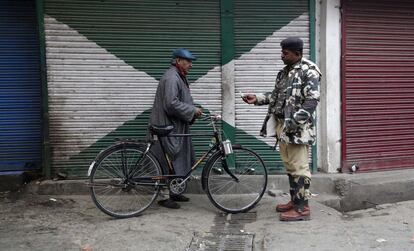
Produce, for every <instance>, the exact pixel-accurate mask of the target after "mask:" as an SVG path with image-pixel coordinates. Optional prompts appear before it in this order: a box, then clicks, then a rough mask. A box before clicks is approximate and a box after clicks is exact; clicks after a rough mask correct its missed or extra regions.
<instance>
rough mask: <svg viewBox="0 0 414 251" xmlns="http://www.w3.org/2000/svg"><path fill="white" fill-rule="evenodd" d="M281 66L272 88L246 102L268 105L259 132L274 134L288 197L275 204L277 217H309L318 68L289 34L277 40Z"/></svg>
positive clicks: (263, 134) (317, 95) (251, 96)
mask: <svg viewBox="0 0 414 251" xmlns="http://www.w3.org/2000/svg"><path fill="white" fill-rule="evenodd" d="M280 45H281V47H282V55H281V58H282V60H283V62H284V63H285V65H286V66H285V67H284V68H283V69H282V70H281V71H279V73H278V74H277V78H276V85H275V89H274V90H273V91H272V92H268V93H264V94H247V95H244V96H243V97H242V98H243V100H244V101H245V102H246V103H248V104H255V105H269V109H268V113H267V115H266V118H265V121H264V124H263V127H262V130H261V132H260V135H262V136H275V137H276V139H277V141H278V142H279V150H280V156H281V158H282V161H283V164H284V166H285V168H286V171H287V174H288V177H289V184H290V195H291V200H290V201H289V202H288V203H287V204H280V205H277V206H276V211H277V212H281V214H280V220H283V221H297V220H309V219H310V208H309V204H308V199H309V198H310V192H309V187H310V183H311V173H310V170H309V162H308V151H309V146H310V145H312V144H313V143H314V142H315V139H316V130H315V117H314V116H315V115H314V112H315V109H316V106H317V104H318V101H319V83H320V79H321V72H320V70H319V68H318V67H317V66H316V64H315V63H313V62H311V61H309V60H307V59H305V58H303V57H302V51H303V41H302V40H301V39H300V38H296V37H290V38H286V39H284V40H283V41H282V42H281V43H280Z"/></svg>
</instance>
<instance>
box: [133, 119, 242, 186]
mask: <svg viewBox="0 0 414 251" xmlns="http://www.w3.org/2000/svg"><path fill="white" fill-rule="evenodd" d="M212 126H213V133H191V134H169V135H167V136H163V137H199V136H211V137H214V139H215V143H214V145H213V146H211V147H210V149H209V150H208V151H206V152H205V153H203V155H202V156H201V157H200V158H199V159H198V160H197V161H196V162H195V163H194V165H193V166H192V167H191V169H190V170H189V171H188V172H187V173H186V174H185V175H175V174H164V175H159V176H153V177H151V179H152V180H168V179H174V178H182V179H183V181H182V182H186V181H187V180H188V179H189V177H190V175H191V173H192V172H193V171H194V170H196V169H197V167H198V166H199V165H200V163H201V162H202V161H203V160H205V159H206V158H207V156H209V155H210V154H212V153H214V152H216V151H218V150H219V149H220V147H221V146H220V144H221V139H220V135H219V130H218V129H217V127H216V125H215V122H214V121H213V120H212ZM152 137H153V139H152V140H150V141H149V142H148V143H147V147H146V149H145V152H144V153H143V155H142V156H145V155H146V154H147V153H148V152H149V151H150V150H151V148H152V146H153V145H154V142H155V141H156V140H158V136H156V135H152ZM159 142H160V146H161V149H162V152H163V155H164V159H165V160H166V163H167V165H169V172H171V170H174V166H173V163H172V161H170V160H169V158H168V155H167V154H166V152H165V149H164V146H163V144H162V141H159ZM223 157H225V156H224V155H223ZM142 159H143V158H141V159H140V160H138V161H137V163H136V164H135V167H137V166H139V165H140V163H141V161H142ZM223 169H224V170H225V171H226V172H227V173H228V174H229V175H230V177H232V178H233V179H234V180H235V181H236V182H238V180H239V179H238V178H237V177H236V176H234V174H233V173H232V172H231V171H230V169H229V168H228V166H227V163H225V164H224V166H223ZM136 171H137V169H136V168H134V169H133V172H131V173H129V174H128V176H127V177H129V178H131V177H133V176H134V175H135V173H136ZM143 178H144V177H141V179H143ZM145 178H147V177H145ZM148 178H150V177H148ZM161 185H165V184H161Z"/></svg>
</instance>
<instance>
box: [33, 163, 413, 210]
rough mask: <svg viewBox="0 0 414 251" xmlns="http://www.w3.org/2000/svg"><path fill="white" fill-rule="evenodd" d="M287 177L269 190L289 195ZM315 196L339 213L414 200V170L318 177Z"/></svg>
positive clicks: (36, 187) (74, 185)
mask: <svg viewBox="0 0 414 251" xmlns="http://www.w3.org/2000/svg"><path fill="white" fill-rule="evenodd" d="M288 186H289V184H288V179H287V177H286V175H270V176H269V179H268V186H267V188H268V190H271V191H276V193H278V192H280V191H284V192H287V189H288ZM25 190H26V191H27V192H28V193H33V194H43V195H82V194H83V195H85V194H89V189H88V187H87V186H86V180H62V181H51V180H46V181H42V182H36V181H35V182H32V183H30V184H28V185H27V186H26V187H25ZM311 192H312V193H314V194H318V196H317V197H316V199H317V200H318V201H319V202H321V203H323V204H325V205H328V206H330V207H332V208H335V209H337V210H339V211H344V212H347V211H353V210H359V209H366V208H372V207H375V206H376V205H381V204H385V203H394V202H399V201H406V200H414V170H412V169H409V170H398V171H384V172H374V173H355V174H325V173H318V174H315V175H313V177H312V185H311ZM188 193H190V194H204V191H203V190H202V188H201V182H200V179H192V180H190V183H189V188H188Z"/></svg>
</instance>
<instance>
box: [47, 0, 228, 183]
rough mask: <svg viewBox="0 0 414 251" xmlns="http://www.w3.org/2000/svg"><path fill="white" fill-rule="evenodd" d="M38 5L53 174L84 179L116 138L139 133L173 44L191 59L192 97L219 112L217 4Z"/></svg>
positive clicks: (79, 0)
mask: <svg viewBox="0 0 414 251" xmlns="http://www.w3.org/2000/svg"><path fill="white" fill-rule="evenodd" d="M44 5H45V33H46V49H47V53H46V60H47V76H48V88H49V111H50V140H51V145H52V166H53V173H56V172H58V171H66V172H68V173H69V175H70V176H71V177H75V176H84V175H86V170H87V166H88V164H89V163H90V162H91V161H92V160H93V158H94V157H95V156H96V154H97V153H98V152H99V151H100V150H102V149H103V148H105V147H106V146H108V145H110V144H112V143H113V142H114V139H115V138H125V137H144V136H145V134H146V129H147V122H148V115H149V109H150V108H151V106H152V102H153V98H154V94H155V90H156V87H157V84H158V80H159V78H160V77H161V76H162V74H163V72H164V71H165V70H166V69H168V67H169V63H170V58H171V51H172V49H173V48H179V47H183V48H187V49H189V50H191V51H192V52H193V53H194V54H195V55H196V56H197V57H198V60H197V61H195V62H194V65H193V69H192V70H191V72H190V75H189V80H190V82H191V83H192V84H191V89H192V94H193V97H194V99H195V102H196V103H199V104H201V105H202V106H203V107H204V108H205V109H207V110H209V111H211V112H220V111H221V67H220V3H219V2H218V1H198V0H179V1H169V0H140V1H128V0H106V1H95V0H45V3H44ZM199 128H205V125H199V126H196V130H198V129H199ZM195 145H196V146H198V145H206V143H205V141H204V142H203V143H200V142H199V141H197V140H195Z"/></svg>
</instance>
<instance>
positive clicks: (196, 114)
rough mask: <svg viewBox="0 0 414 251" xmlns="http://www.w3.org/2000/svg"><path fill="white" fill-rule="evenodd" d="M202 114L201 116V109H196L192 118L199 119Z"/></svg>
mask: <svg viewBox="0 0 414 251" xmlns="http://www.w3.org/2000/svg"><path fill="white" fill-rule="evenodd" d="M202 114H203V110H202V109H201V108H198V107H196V110H195V113H194V117H195V118H199V117H201V115H202Z"/></svg>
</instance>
